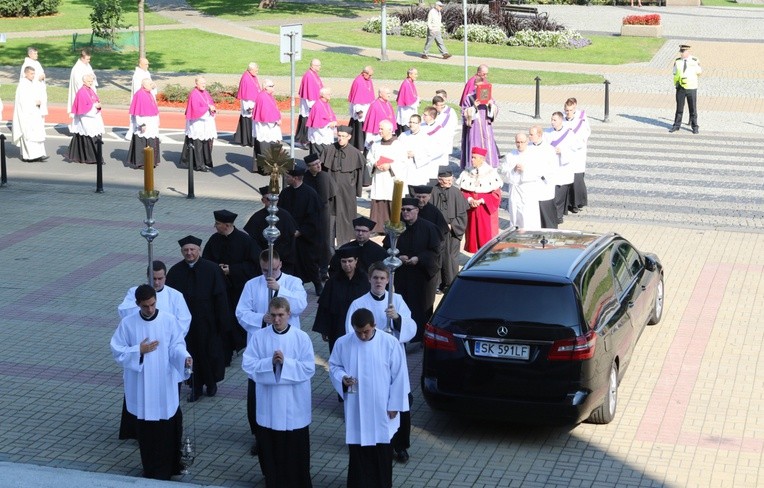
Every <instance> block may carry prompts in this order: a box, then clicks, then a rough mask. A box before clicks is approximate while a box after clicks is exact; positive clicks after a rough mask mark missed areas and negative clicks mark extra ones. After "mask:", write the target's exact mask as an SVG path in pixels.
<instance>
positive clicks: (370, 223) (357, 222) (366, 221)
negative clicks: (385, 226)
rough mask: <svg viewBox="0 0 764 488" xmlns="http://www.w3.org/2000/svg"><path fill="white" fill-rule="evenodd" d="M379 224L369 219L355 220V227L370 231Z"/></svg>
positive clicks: (359, 218)
mask: <svg viewBox="0 0 764 488" xmlns="http://www.w3.org/2000/svg"><path fill="white" fill-rule="evenodd" d="M376 225H377V223H376V222H374V221H373V220H371V219H370V218H368V217H358V218H355V219H353V226H354V227H355V226H359V227H367V228H368V229H369V230H371V229H373V228H374V226H376Z"/></svg>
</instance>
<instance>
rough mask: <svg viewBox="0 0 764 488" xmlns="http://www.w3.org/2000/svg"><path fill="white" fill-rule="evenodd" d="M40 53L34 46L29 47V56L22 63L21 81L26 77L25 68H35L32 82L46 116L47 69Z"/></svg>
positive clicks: (43, 113) (42, 111)
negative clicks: (40, 57) (43, 64)
mask: <svg viewBox="0 0 764 488" xmlns="http://www.w3.org/2000/svg"><path fill="white" fill-rule="evenodd" d="M38 56H39V53H38V52H37V49H36V48H34V47H28V48H27V57H26V58H24V63H23V64H22V65H21V74H20V75H19V82H20V81H21V80H23V79H24V78H25V75H24V70H25V69H26V67H27V66H31V67H32V68H34V78H33V79H32V82H33V84H34V86H35V90H36V91H37V98H38V99H39V100H40V114H41V115H42V116H43V117H45V116H46V115H48V87H47V85H46V84H45V70H44V69H43V67H42V64H40V61H39V60H38Z"/></svg>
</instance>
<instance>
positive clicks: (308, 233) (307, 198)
mask: <svg viewBox="0 0 764 488" xmlns="http://www.w3.org/2000/svg"><path fill="white" fill-rule="evenodd" d="M305 171H306V168H305V167H304V166H295V167H294V168H292V169H290V170H289V171H288V172H287V175H286V181H287V184H288V185H289V186H287V187H286V188H284V189H283V190H281V194H280V195H279V207H281V208H283V209H284V210H286V211H287V212H289V213H290V214H291V215H292V217H293V218H294V221H295V223H296V224H297V231H295V233H294V238H295V241H294V242H295V252H296V258H297V259H296V262H295V264H296V269H295V275H296V276H298V277H299V278H300V279H301V280H302V282H303V283H313V286H314V287H315V290H316V295H320V294H321V290H322V289H323V283H322V282H321V277H320V275H319V274H318V262H319V254H320V252H321V246H320V245H321V238H322V236H321V229H320V220H321V200H320V199H319V198H318V193H316V190H314V189H313V188H311V187H309V186H308V185H306V184H304V182H303V178H304V176H305Z"/></svg>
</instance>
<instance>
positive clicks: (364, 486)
mask: <svg viewBox="0 0 764 488" xmlns="http://www.w3.org/2000/svg"><path fill="white" fill-rule="evenodd" d="M348 451H349V453H350V462H349V463H348V482H347V486H348V488H392V486H393V449H392V447H391V446H390V444H377V445H375V446H361V445H360V444H348Z"/></svg>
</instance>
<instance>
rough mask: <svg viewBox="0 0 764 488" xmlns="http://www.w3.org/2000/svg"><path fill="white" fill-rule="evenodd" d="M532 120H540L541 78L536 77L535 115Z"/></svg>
mask: <svg viewBox="0 0 764 488" xmlns="http://www.w3.org/2000/svg"><path fill="white" fill-rule="evenodd" d="M533 118H534V119H540V118H541V78H539V77H538V76H537V77H536V114H535V115H534V116H533Z"/></svg>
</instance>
